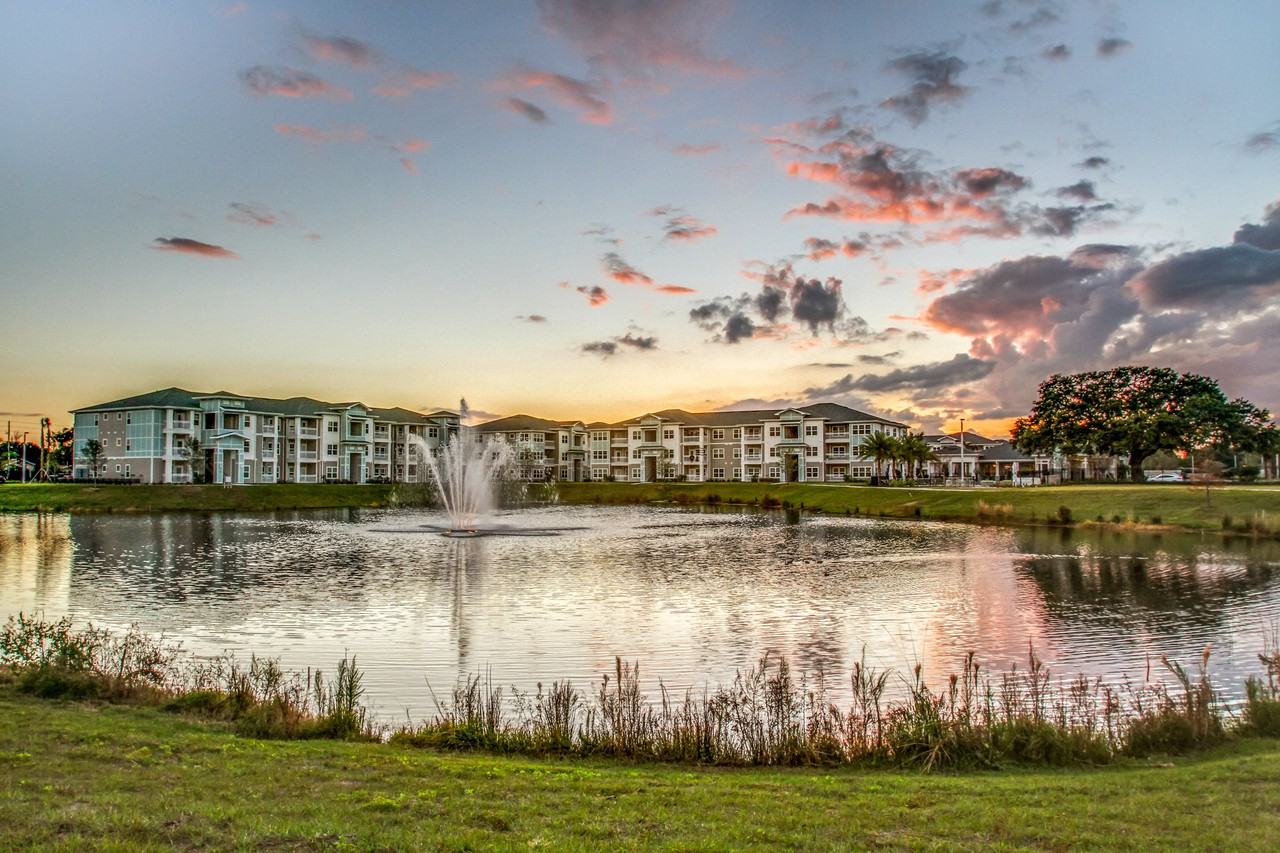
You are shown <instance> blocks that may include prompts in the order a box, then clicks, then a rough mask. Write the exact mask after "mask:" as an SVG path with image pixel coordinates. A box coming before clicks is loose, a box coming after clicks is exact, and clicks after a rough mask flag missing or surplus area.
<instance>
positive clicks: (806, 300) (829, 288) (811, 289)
mask: <svg viewBox="0 0 1280 853" xmlns="http://www.w3.org/2000/svg"><path fill="white" fill-rule="evenodd" d="M840 285H841V282H840V279H838V278H828V279H827V280H826V281H825V282H822V281H818V280H817V279H816V278H814V279H810V280H808V281H805V280H804V279H803V278H797V279H796V281H795V283H794V284H792V285H791V293H790V294H789V296H790V299H791V316H792V317H794V318H795V319H796V320H798V321H799V322H801V323H804V324H805V325H807V326H808V327H809V331H811V332H813V334H815V335H816V334H818V330H819V328H820V327H822V326H826V327H827V328H828V329H832V330H833V331H834V328H833V327H834V325H835V322H836V320H838V319H839V318H840V316H841V315H842V314H843V313H844V297H843V296H842V295H841V293H840Z"/></svg>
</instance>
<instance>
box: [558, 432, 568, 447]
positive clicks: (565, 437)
mask: <svg viewBox="0 0 1280 853" xmlns="http://www.w3.org/2000/svg"><path fill="white" fill-rule="evenodd" d="M560 443H561V444H568V443H569V434H568V433H564V432H562V433H560Z"/></svg>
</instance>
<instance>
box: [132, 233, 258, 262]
mask: <svg viewBox="0 0 1280 853" xmlns="http://www.w3.org/2000/svg"><path fill="white" fill-rule="evenodd" d="M150 248H151V249H154V250H155V251H157V252H181V253H182V254H186V255H199V256H201V257H205V258H232V259H236V258H239V257H240V256H239V255H237V254H236V253H235V252H233V251H231V250H230V249H226V248H223V247H222V246H215V245H213V244H212V243H202V242H200V241H199V240H192V239H191V238H190V237H157V238H156V239H155V241H154V242H153V243H152V245H151V246H150Z"/></svg>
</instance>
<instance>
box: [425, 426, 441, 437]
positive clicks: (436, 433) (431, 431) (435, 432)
mask: <svg viewBox="0 0 1280 853" xmlns="http://www.w3.org/2000/svg"><path fill="white" fill-rule="evenodd" d="M439 437H440V430H439V429H438V428H437V427H427V438H439Z"/></svg>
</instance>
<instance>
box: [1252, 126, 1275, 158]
mask: <svg viewBox="0 0 1280 853" xmlns="http://www.w3.org/2000/svg"><path fill="white" fill-rule="evenodd" d="M1244 147H1245V150H1246V151H1250V152H1252V153H1254V154H1261V153H1263V152H1264V151H1274V150H1276V149H1277V148H1280V122H1276V123H1275V125H1274V126H1273V128H1272V129H1271V130H1260V131H1258V132H1257V133H1255V134H1253V135H1252V136H1250V137H1249V138H1248V139H1246V140H1245V141H1244Z"/></svg>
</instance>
